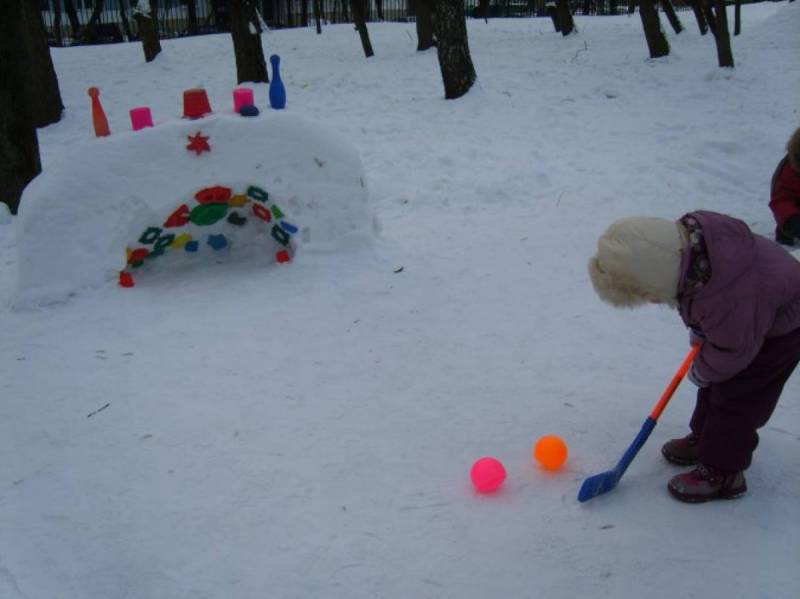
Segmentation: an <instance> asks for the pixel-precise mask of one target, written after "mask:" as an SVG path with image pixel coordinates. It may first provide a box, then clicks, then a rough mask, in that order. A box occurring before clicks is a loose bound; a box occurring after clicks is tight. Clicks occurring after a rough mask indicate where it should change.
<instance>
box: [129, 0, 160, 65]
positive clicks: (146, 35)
mask: <svg viewBox="0 0 800 599" xmlns="http://www.w3.org/2000/svg"><path fill="white" fill-rule="evenodd" d="M154 4H155V2H154V0H150V2H149V3H148V2H147V0H139V3H138V4H137V5H136V7H135V8H134V9H133V18H134V19H135V20H136V27H137V29H138V30H139V37H140V38H142V49H143V50H144V60H145V62H152V61H153V60H155V58H156V56H158V55H159V54H160V53H161V42H160V41H159V39H158V24H157V22H156V17H155V15H156V10H155V6H154Z"/></svg>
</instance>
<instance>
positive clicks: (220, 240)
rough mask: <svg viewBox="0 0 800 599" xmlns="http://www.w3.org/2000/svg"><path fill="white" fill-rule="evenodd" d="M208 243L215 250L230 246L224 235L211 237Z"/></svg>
mask: <svg viewBox="0 0 800 599" xmlns="http://www.w3.org/2000/svg"><path fill="white" fill-rule="evenodd" d="M207 243H208V245H210V246H211V247H212V248H214V249H215V250H222V249H224V248H226V247H227V246H228V240H227V239H226V238H225V236H224V235H222V234H219V235H209V236H208V242H207Z"/></svg>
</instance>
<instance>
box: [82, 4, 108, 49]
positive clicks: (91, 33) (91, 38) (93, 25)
mask: <svg viewBox="0 0 800 599" xmlns="http://www.w3.org/2000/svg"><path fill="white" fill-rule="evenodd" d="M103 2H104V0H94V9H93V10H92V15H91V16H90V17H89V22H88V23H86V27H84V28H83V35H82V36H81V37H82V38H83V43H85V44H91V43H95V42H96V41H97V23H98V21H100V14H101V13H102V12H103Z"/></svg>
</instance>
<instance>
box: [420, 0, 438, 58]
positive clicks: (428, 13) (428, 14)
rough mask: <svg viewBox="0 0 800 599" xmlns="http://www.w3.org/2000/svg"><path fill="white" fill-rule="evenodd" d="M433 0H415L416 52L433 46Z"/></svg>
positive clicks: (434, 42) (434, 43)
mask: <svg viewBox="0 0 800 599" xmlns="http://www.w3.org/2000/svg"><path fill="white" fill-rule="evenodd" d="M433 1H434V0H417V52H421V51H423V50H427V49H428V48H433V47H434V46H435V45H436V41H435V40H434V37H433Z"/></svg>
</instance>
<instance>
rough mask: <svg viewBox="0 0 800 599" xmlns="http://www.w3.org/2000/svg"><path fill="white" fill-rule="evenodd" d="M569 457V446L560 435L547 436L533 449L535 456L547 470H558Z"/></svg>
mask: <svg viewBox="0 0 800 599" xmlns="http://www.w3.org/2000/svg"><path fill="white" fill-rule="evenodd" d="M568 455H569V450H568V449H567V444H566V443H564V440H563V439H562V438H561V437H559V436H558V435H545V436H544V437H542V438H540V439H539V440H538V441H537V442H536V445H534V447H533V456H534V457H535V458H536V461H537V462H539V464H540V465H541V466H542V468H544V469H545V470H558V469H559V468H561V467H562V466H563V465H564V462H566V461H567V456H568Z"/></svg>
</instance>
